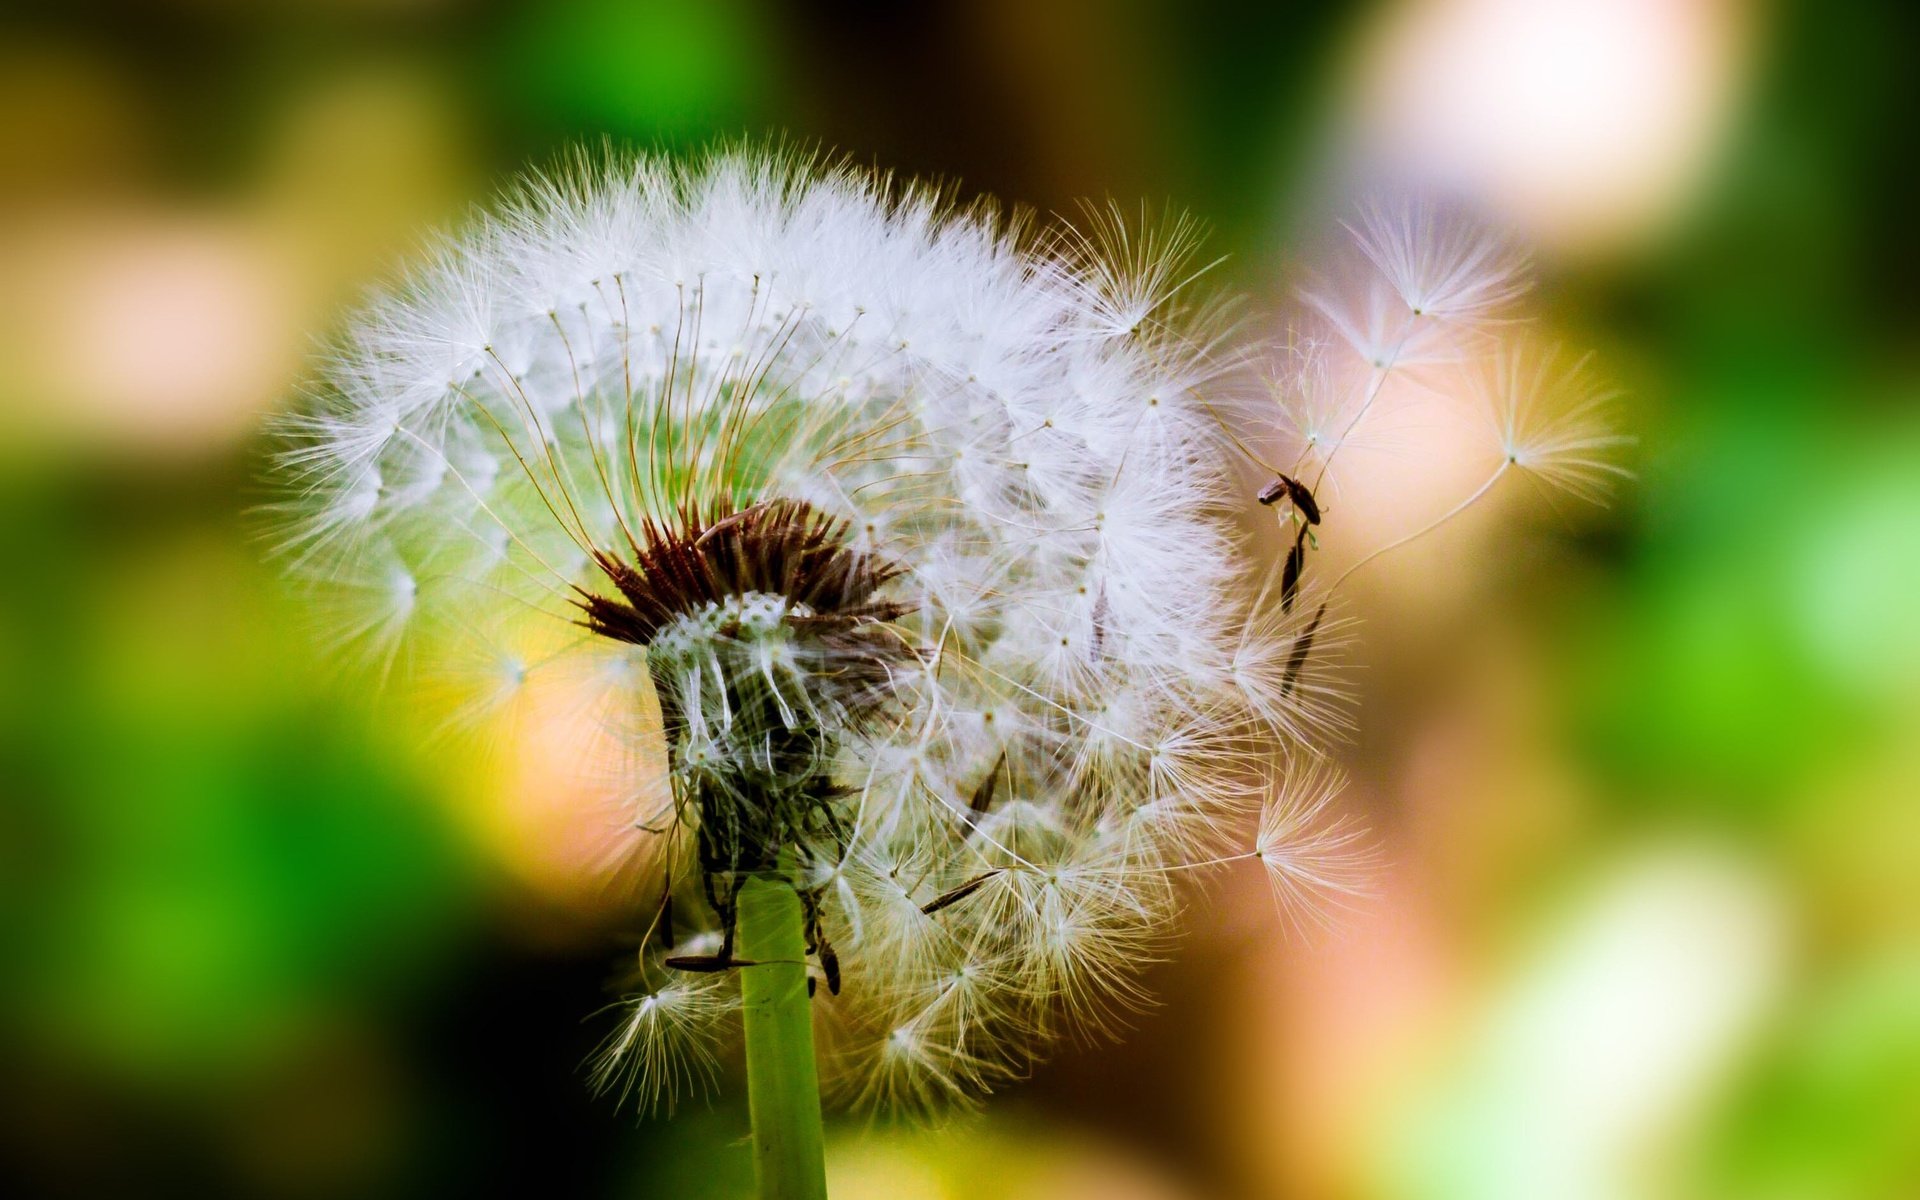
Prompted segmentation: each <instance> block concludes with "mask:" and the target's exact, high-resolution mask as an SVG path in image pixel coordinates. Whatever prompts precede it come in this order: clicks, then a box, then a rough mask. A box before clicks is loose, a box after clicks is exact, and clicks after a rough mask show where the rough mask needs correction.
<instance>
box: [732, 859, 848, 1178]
mask: <svg viewBox="0 0 1920 1200" xmlns="http://www.w3.org/2000/svg"><path fill="white" fill-rule="evenodd" d="M738 903H739V907H738V917H737V919H738V921H739V925H738V932H737V934H736V935H735V936H736V940H737V942H738V945H739V949H738V950H737V951H736V953H737V954H738V955H739V957H740V958H742V959H744V960H746V961H747V962H750V963H753V964H755V965H753V966H749V967H742V968H741V972H740V990H741V994H742V1000H743V1002H744V1005H743V1012H742V1020H743V1022H744V1024H745V1026H746V1044H747V1107H748V1109H749V1111H750V1112H751V1113H752V1115H753V1171H754V1178H755V1179H756V1180H758V1182H759V1187H760V1200H825V1198H826V1194H827V1168H826V1153H825V1146H824V1140H823V1138H822V1135H821V1131H820V1080H819V1075H818V1073H817V1071H816V1069H815V1067H814V1061H813V1012H812V1007H811V1005H810V1004H809V1002H808V998H807V943H806V930H805V928H804V924H803V922H804V917H803V916H802V914H801V910H800V897H799V895H798V894H796V893H795V892H794V890H793V887H792V886H791V885H790V884H788V883H786V882H785V881H784V880H779V879H764V878H760V877H758V876H754V877H751V878H749V879H747V880H746V882H745V883H743V884H742V885H741V887H740V895H739V901H738Z"/></svg>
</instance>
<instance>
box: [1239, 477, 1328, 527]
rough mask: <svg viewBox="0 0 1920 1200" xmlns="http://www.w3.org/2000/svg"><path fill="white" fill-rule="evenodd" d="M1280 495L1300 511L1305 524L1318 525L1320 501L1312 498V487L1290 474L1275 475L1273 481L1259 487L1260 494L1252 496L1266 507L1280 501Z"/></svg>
mask: <svg viewBox="0 0 1920 1200" xmlns="http://www.w3.org/2000/svg"><path fill="white" fill-rule="evenodd" d="M1282 496H1285V497H1286V498H1287V499H1288V500H1289V501H1291V502H1292V504H1293V507H1294V508H1295V509H1296V510H1297V511H1298V512H1299V513H1300V515H1301V517H1303V518H1304V519H1305V520H1306V522H1307V524H1309V525H1318V524H1319V523H1320V502H1319V501H1318V500H1315V499H1314V498H1313V489H1312V488H1309V487H1308V486H1307V485H1306V484H1304V483H1301V482H1300V481H1299V480H1298V479H1295V478H1294V477H1293V476H1291V475H1277V476H1275V477H1274V480H1273V482H1272V483H1270V484H1268V485H1267V486H1265V487H1263V488H1261V489H1260V494H1259V495H1258V496H1256V497H1254V499H1256V500H1258V501H1260V503H1262V504H1264V505H1267V506H1268V507H1272V506H1273V505H1275V504H1278V503H1279V502H1280V497H1282Z"/></svg>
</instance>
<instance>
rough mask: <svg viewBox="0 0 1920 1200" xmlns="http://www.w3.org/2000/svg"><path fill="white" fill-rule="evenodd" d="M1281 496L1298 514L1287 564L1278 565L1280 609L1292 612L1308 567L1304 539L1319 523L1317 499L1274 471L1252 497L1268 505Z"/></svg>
mask: <svg viewBox="0 0 1920 1200" xmlns="http://www.w3.org/2000/svg"><path fill="white" fill-rule="evenodd" d="M1283 498H1284V499H1285V500H1286V501H1287V503H1289V504H1291V505H1292V506H1293V511H1294V512H1296V513H1299V514H1300V526H1299V528H1298V529H1296V530H1295V531H1294V535H1293V547H1292V548H1291V549H1289V550H1288V551H1287V560H1286V563H1285V565H1284V566H1282V567H1281V568H1280V610H1281V611H1282V612H1292V611H1293V601H1294V598H1295V597H1296V596H1298V595H1299V594H1300V576H1301V575H1302V574H1304V573H1305V572H1306V569H1307V542H1308V539H1309V536H1310V535H1311V532H1312V530H1313V527H1314V526H1316V525H1318V524H1320V502H1319V501H1318V500H1316V499H1314V496H1313V489H1312V488H1310V487H1308V486H1307V485H1306V484H1304V483H1301V482H1300V481H1299V480H1298V479H1295V478H1294V477H1293V476H1291V475H1288V474H1286V473H1285V472H1283V471H1282V472H1275V474H1274V478H1273V482H1272V483H1269V484H1268V485H1267V486H1265V487H1263V488H1261V489H1260V492H1259V494H1258V495H1257V496H1255V497H1254V499H1256V500H1258V501H1259V502H1260V503H1261V504H1263V505H1265V506H1267V507H1269V508H1271V507H1273V506H1274V505H1276V504H1278V503H1280V501H1281V500H1282V499H1283ZM1316 545H1317V543H1316Z"/></svg>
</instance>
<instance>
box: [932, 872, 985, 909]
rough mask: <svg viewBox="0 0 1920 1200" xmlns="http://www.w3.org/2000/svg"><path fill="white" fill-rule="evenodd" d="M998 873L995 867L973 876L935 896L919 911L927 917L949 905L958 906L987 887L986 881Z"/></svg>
mask: <svg viewBox="0 0 1920 1200" xmlns="http://www.w3.org/2000/svg"><path fill="white" fill-rule="evenodd" d="M999 873H1000V869H999V868H998V867H996V868H994V869H993V870H991V871H988V872H987V873H986V874H984V875H975V876H974V877H973V878H972V879H969V880H967V881H966V882H965V883H963V884H961V885H960V886H959V887H957V888H953V889H951V890H949V891H945V892H942V893H940V894H939V895H938V896H935V897H934V898H933V899H931V900H929V901H927V902H926V903H925V904H922V905H921V906H920V911H921V912H923V913H927V914H928V915H932V914H933V913H937V912H939V911H940V910H941V909H943V908H946V907H947V906H949V905H953V904H958V903H960V902H961V901H962V900H965V899H966V898H967V897H968V896H971V895H973V894H974V893H975V892H977V891H979V890H980V889H981V888H983V887H985V886H987V883H988V881H990V880H991V879H992V878H993V877H994V876H995V875H998V874H999Z"/></svg>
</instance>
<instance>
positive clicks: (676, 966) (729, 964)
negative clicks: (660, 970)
mask: <svg viewBox="0 0 1920 1200" xmlns="http://www.w3.org/2000/svg"><path fill="white" fill-rule="evenodd" d="M661 965H662V966H664V967H666V968H668V969H669V970H674V971H693V972H696V973H698V974H702V975H711V974H712V973H714V972H715V971H731V970H733V968H735V967H757V966H759V965H760V964H759V963H756V962H754V961H752V960H751V959H745V958H734V957H733V956H731V955H727V954H681V955H676V956H675V957H673V958H669V959H666V960H664V961H663V962H662V963H661Z"/></svg>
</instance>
